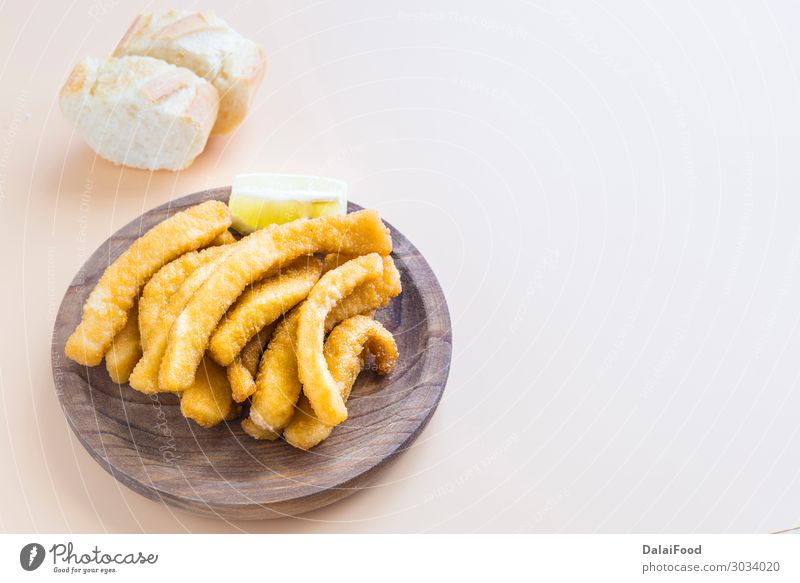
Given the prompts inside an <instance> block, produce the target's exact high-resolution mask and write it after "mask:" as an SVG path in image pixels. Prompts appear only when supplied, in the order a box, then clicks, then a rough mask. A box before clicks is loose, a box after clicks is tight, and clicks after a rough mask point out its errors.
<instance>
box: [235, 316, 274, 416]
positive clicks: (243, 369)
mask: <svg viewBox="0 0 800 583" xmlns="http://www.w3.org/2000/svg"><path fill="white" fill-rule="evenodd" d="M274 328H275V325H274V324H270V325H268V326H266V327H265V328H264V329H263V330H260V331H259V332H256V334H255V336H253V337H252V338H251V339H250V342H248V343H247V344H246V345H245V347H244V348H243V349H242V351H241V352H240V353H239V354H238V355H236V358H234V359H233V362H232V363H230V364H229V365H228V367H227V368H226V369H225V372H226V373H227V374H228V381H229V382H230V383H231V392H232V393H233V400H234V401H236V402H237V403H242V402H244V401H245V400H246V399H247V397H249V396H250V395H252V394H253V393H255V391H256V380H255V377H256V373H257V372H258V363H259V361H260V360H261V355H262V354H263V353H264V348H266V346H267V343H269V340H270V338H272V331H273V329H274Z"/></svg>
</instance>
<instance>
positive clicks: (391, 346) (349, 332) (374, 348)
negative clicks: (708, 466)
mask: <svg viewBox="0 0 800 583" xmlns="http://www.w3.org/2000/svg"><path fill="white" fill-rule="evenodd" d="M365 349H366V351H368V352H371V353H372V354H374V355H375V362H376V364H377V371H378V374H382V375H385V374H388V373H389V372H391V370H392V369H393V368H394V364H395V362H396V361H397V356H398V353H397V344H395V341H394V338H393V337H392V335H391V333H390V332H389V331H388V330H386V328H384V327H383V326H382V325H381V324H380V323H379V322H377V321H376V320H373V319H372V318H368V317H366V316H354V317H352V318H349V319H347V320H345V321H344V322H342V323H341V324H339V325H338V326H336V328H334V329H333V331H332V332H331V333H330V335H329V336H328V339H327V340H326V341H325V349H324V354H325V361H326V363H327V365H328V369H329V370H330V373H331V376H332V377H333V379H334V381H336V383H337V384H338V386H339V390H340V392H341V395H342V400H344V401H345V402H346V401H347V399H348V397H349V396H350V391H351V389H352V387H353V384H354V383H355V381H356V378H357V377H358V373H359V372H361V369H362V367H363V363H364V356H365V354H364V353H365ZM332 430H333V427H331V426H329V425H325V424H324V423H321V422H320V421H319V420H318V419H317V418H316V415H315V414H314V410H313V409H312V407H311V403H310V402H309V400H308V398H307V397H306V396H305V395H301V396H300V400H299V401H298V404H297V410H296V411H295V413H294V415H293V416H292V420H291V421H290V422H289V425H287V426H286V429H284V431H283V437H284V439H286V441H287V442H288V443H290V444H291V445H293V446H294V447H298V448H300V449H310V448H312V447H314V446H315V445H317V444H319V443H320V442H321V441H323V440H325V439H327V438H328V436H329V435H330V434H331V431H332Z"/></svg>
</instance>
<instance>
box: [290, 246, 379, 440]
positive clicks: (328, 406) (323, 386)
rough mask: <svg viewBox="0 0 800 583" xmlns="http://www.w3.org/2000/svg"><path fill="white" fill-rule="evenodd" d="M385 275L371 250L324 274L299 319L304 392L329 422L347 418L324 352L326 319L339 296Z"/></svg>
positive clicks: (377, 258) (300, 373)
mask: <svg viewBox="0 0 800 583" xmlns="http://www.w3.org/2000/svg"><path fill="white" fill-rule="evenodd" d="M382 275H383V260H382V259H381V256H380V255H378V254H377V253H371V254H369V255H364V256H362V257H357V258H356V259H352V260H351V261H348V262H347V263H345V264H344V265H342V266H340V267H337V268H336V269H333V270H331V271H329V272H328V273H326V274H325V275H323V276H322V278H321V279H320V280H319V282H318V283H317V285H315V286H314V289H312V290H311V293H310V294H308V298H307V299H306V301H305V302H303V305H302V306H300V308H299V317H298V322H297V369H298V374H299V376H300V382H301V383H303V392H304V393H305V395H306V397H308V400H309V401H310V402H311V406H312V407H313V408H314V412H315V413H316V415H317V417H318V418H319V419H320V421H322V422H323V423H325V424H326V425H337V424H339V423H341V422H342V421H344V420H345V419H347V408H346V407H345V406H344V400H343V399H342V395H341V392H340V391H339V388H338V386H337V384H336V381H334V379H333V377H331V373H330V371H329V370H328V365H327V363H326V362H325V356H324V354H323V342H324V339H325V320H327V318H328V314H329V313H330V311H331V310H332V309H333V307H334V306H335V305H336V303H337V302H339V300H341V299H342V298H344V297H346V296H347V295H349V294H350V293H351V292H352V291H353V290H354V289H355V288H357V287H358V286H359V285H361V284H363V283H365V282H369V281H374V280H376V279H378V278H379V277H381V276H382Z"/></svg>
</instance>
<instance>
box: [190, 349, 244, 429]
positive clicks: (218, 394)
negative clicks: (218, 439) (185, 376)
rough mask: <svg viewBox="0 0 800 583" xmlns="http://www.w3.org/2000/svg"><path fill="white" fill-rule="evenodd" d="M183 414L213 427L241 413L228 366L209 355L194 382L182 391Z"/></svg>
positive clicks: (198, 369) (198, 370) (202, 362)
mask: <svg viewBox="0 0 800 583" xmlns="http://www.w3.org/2000/svg"><path fill="white" fill-rule="evenodd" d="M181 413H183V416H184V417H188V418H189V419H193V420H194V421H196V422H197V423H198V424H199V425H202V426H203V427H213V426H214V425H216V424H217V423H220V422H222V421H225V420H226V419H233V418H235V417H236V416H237V415H238V414H239V405H237V404H236V403H234V402H233V399H232V398H231V386H230V384H229V383H228V377H227V376H226V375H225V369H224V368H222V367H221V366H220V365H218V364H217V363H216V362H214V360H213V359H211V358H210V357H208V356H206V357H205V358H203V360H202V361H201V364H200V366H199V367H198V368H197V374H196V375H195V379H194V382H193V383H192V385H191V386H190V387H189V388H188V389H186V390H185V391H184V392H183V393H181Z"/></svg>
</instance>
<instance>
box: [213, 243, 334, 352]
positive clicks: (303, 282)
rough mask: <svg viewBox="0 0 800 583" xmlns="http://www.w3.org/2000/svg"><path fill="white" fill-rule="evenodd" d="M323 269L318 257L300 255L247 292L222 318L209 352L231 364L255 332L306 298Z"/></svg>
mask: <svg viewBox="0 0 800 583" xmlns="http://www.w3.org/2000/svg"><path fill="white" fill-rule="evenodd" d="M321 272H322V262H321V261H320V260H319V259H317V258H316V257H301V258H299V259H297V260H296V261H294V262H293V263H291V264H289V265H288V266H287V267H286V268H285V269H284V270H282V272H281V273H280V274H277V275H275V276H274V277H270V278H267V279H265V280H263V281H260V282H258V283H256V284H255V285H253V286H252V287H251V288H249V289H248V290H247V291H245V292H244V293H243V294H242V295H241V296H239V299H238V300H236V303H235V304H233V306H231V309H230V310H228V312H227V313H226V314H225V316H224V317H223V318H222V321H221V322H220V323H219V326H217V329H216V330H215V331H214V334H213V335H212V336H211V340H210V342H209V344H208V352H209V354H211V356H212V357H213V358H214V360H216V361H217V362H218V363H219V364H221V365H222V366H228V365H229V364H230V363H231V362H233V359H234V358H235V357H236V355H237V354H239V353H240V352H241V351H242V350H243V349H244V346H245V345H246V344H247V343H248V342H249V341H250V338H252V337H253V335H254V334H255V333H256V332H258V331H259V330H261V329H262V328H263V327H264V326H266V325H268V324H271V323H272V322H274V321H275V320H277V319H278V318H279V317H281V316H282V315H283V314H284V313H286V312H288V311H289V310H290V309H292V308H293V307H294V306H295V305H296V304H297V303H298V302H300V301H302V300H303V299H305V297H306V296H307V295H308V292H309V291H311V288H312V287H314V284H315V283H317V280H318V279H319V276H320V274H321Z"/></svg>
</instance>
